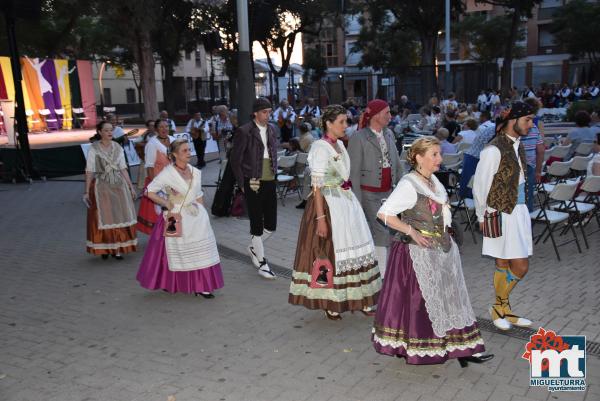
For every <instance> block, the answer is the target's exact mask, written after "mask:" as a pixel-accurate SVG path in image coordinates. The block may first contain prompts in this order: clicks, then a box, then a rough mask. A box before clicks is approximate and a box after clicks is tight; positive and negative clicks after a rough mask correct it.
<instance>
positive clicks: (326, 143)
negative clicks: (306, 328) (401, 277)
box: [289, 105, 381, 320]
mask: <svg viewBox="0 0 600 401" xmlns="http://www.w3.org/2000/svg"><path fill="white" fill-rule="evenodd" d="M322 121H323V128H324V129H325V133H326V135H325V136H324V138H323V139H321V140H318V141H316V142H314V143H313V145H312V146H311V149H310V153H309V155H308V164H309V166H310V169H311V172H312V178H311V179H312V187H313V192H312V195H311V196H309V198H308V201H307V204H306V208H305V210H304V215H303V217H302V222H301V224H300V232H299V234H298V246H297V248H296V258H295V261H294V272H293V276H292V282H291V284H290V294H289V303H291V304H294V305H302V306H304V307H305V308H308V309H320V310H323V311H325V314H326V316H327V318H328V319H331V320H340V319H341V318H342V316H341V314H342V313H343V312H347V311H351V312H354V311H360V312H362V313H363V314H365V315H368V316H371V315H373V311H372V308H373V307H374V306H375V305H376V304H377V296H378V294H379V289H380V288H381V278H380V274H379V268H378V266H377V265H376V264H375V258H374V251H375V248H374V245H373V238H372V237H371V232H370V231H369V227H368V225H367V221H366V219H365V215H364V213H363V210H362V208H361V206H360V203H359V202H358V200H357V199H356V196H354V193H353V192H352V190H351V189H350V188H351V184H350V182H349V181H348V177H349V174H350V158H349V156H348V152H347V151H346V149H345V147H344V145H343V144H342V141H341V140H340V138H341V137H343V136H344V131H345V129H346V127H347V122H346V110H345V109H344V108H343V107H342V106H339V105H332V106H329V107H327V108H326V109H325V110H324V111H323V117H322Z"/></svg>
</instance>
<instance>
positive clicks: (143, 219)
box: [136, 120, 175, 235]
mask: <svg viewBox="0 0 600 401" xmlns="http://www.w3.org/2000/svg"><path fill="white" fill-rule="evenodd" d="M154 127H155V128H156V136H154V137H152V138H150V139H148V143H147V144H146V147H145V149H144V154H145V158H144V163H145V164H146V180H145V181H146V182H145V185H144V188H146V187H147V186H148V184H149V183H150V182H151V181H152V180H153V179H154V177H156V176H157V175H158V174H159V173H160V172H161V170H162V169H163V168H164V167H165V166H167V165H168V164H169V157H168V153H169V146H170V145H171V142H173V141H174V140H175V139H174V138H173V137H172V136H170V135H169V129H170V125H169V123H168V121H167V120H156V122H155V123H154ZM145 191H146V189H144V192H145ZM159 212H160V211H159V210H158V208H157V207H155V205H154V202H152V200H150V198H149V197H148V196H145V195H144V196H143V197H142V200H141V201H140V210H139V212H138V216H137V226H136V227H137V229H138V231H141V232H143V233H144V234H148V235H150V233H152V227H153V226H154V224H155V223H156V221H157V220H158V214H159Z"/></svg>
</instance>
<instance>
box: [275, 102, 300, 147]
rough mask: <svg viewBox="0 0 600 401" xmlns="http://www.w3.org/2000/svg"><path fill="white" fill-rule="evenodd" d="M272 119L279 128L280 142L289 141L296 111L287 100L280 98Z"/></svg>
mask: <svg viewBox="0 0 600 401" xmlns="http://www.w3.org/2000/svg"><path fill="white" fill-rule="evenodd" d="M273 119H274V120H275V121H277V125H278V126H279V129H280V130H281V142H282V143H284V142H289V141H290V139H291V138H292V134H293V133H294V122H295V121H296V112H295V111H294V109H293V108H292V107H291V106H290V104H289V103H288V101H287V100H282V101H281V103H280V105H279V107H278V108H277V110H275V112H274V113H273Z"/></svg>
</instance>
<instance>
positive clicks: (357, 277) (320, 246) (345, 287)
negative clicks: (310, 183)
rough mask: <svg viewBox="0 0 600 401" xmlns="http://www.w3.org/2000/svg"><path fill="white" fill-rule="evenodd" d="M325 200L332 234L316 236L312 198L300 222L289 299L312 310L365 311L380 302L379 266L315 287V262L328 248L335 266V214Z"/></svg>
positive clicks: (292, 302) (337, 276)
mask: <svg viewBox="0 0 600 401" xmlns="http://www.w3.org/2000/svg"><path fill="white" fill-rule="evenodd" d="M323 203H324V208H325V215H326V216H327V217H326V220H327V223H328V227H329V230H328V236H327V238H325V239H324V241H323V239H321V243H320V241H319V237H318V236H317V235H316V231H317V221H316V220H315V217H316V216H317V215H316V209H315V203H314V198H313V197H312V196H311V197H309V199H308V202H307V204H306V208H305V209H304V216H303V217H302V221H301V223H300V232H299V233H298V245H297V247H296V257H295V261H294V272H293V275H292V282H291V284H290V294H289V298H288V301H289V303H290V304H293V305H302V306H304V307H306V308H308V309H320V310H329V311H332V312H338V313H342V312H347V311H355V310H361V309H364V308H366V307H372V306H374V305H376V304H377V296H378V294H379V289H380V288H381V277H380V275H379V269H378V268H377V266H376V265H374V264H370V265H367V266H363V267H362V268H360V269H357V270H351V271H347V272H344V273H342V274H339V275H338V274H334V276H333V288H311V287H310V282H311V270H312V266H313V262H314V261H315V259H316V258H317V257H318V256H319V255H320V253H321V250H324V251H325V253H326V254H327V255H330V261H331V263H332V264H333V265H334V266H335V260H334V255H335V253H334V251H333V241H332V239H331V217H330V214H329V208H328V207H327V203H326V202H323Z"/></svg>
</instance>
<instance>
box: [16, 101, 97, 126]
mask: <svg viewBox="0 0 600 401" xmlns="http://www.w3.org/2000/svg"><path fill="white" fill-rule="evenodd" d="M71 110H72V115H73V117H65V109H64V108H61V109H54V113H55V114H56V117H51V116H52V113H51V112H50V109H39V110H38V115H39V116H40V118H39V119H37V118H35V117H34V115H35V112H34V111H33V110H32V109H27V110H25V115H26V116H27V123H28V124H29V126H30V127H31V125H33V124H40V123H41V124H43V125H44V127H45V130H46V131H48V130H49V129H50V125H49V124H48V123H51V124H52V125H53V127H54V128H55V129H56V130H58V129H59V125H58V123H59V120H60V121H73V120H76V121H78V122H80V123H83V122H84V121H85V120H87V119H88V117H86V116H85V111H84V110H83V108H82V107H74V108H72V109H71Z"/></svg>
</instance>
